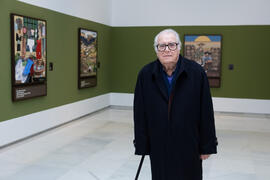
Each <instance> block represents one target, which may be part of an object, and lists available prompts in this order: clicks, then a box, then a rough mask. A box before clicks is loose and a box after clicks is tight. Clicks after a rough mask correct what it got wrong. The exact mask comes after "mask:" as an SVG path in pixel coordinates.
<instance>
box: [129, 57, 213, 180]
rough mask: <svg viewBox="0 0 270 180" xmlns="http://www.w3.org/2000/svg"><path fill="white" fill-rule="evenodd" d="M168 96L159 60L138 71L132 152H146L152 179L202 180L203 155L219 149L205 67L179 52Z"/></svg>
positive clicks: (144, 153)
mask: <svg viewBox="0 0 270 180" xmlns="http://www.w3.org/2000/svg"><path fill="white" fill-rule="evenodd" d="M179 61H180V63H179V64H180V67H179V71H178V72H177V74H175V83H174V85H173V87H172V91H171V95H168V91H167V87H166V84H165V81H164V78H163V75H162V72H161V71H160V67H161V63H160V62H159V60H158V59H157V60H156V61H154V62H151V63H150V64H148V65H146V66H144V67H143V68H142V70H141V71H140V72H139V75H138V79H137V83H136V88H135V96H134V132H135V139H134V145H135V154H137V155H150V161H151V171H152V180H201V179H202V161H201V160H200V155H201V154H214V153H216V152H217V150H216V146H217V139H216V132H215V124H214V113H213V105H212V98H211V94H210V88H209V84H208V79H207V76H206V74H205V72H204V70H203V68H202V67H201V66H200V65H199V64H197V63H196V62H194V61H190V60H187V59H185V58H183V57H182V56H181V55H180V56H179Z"/></svg>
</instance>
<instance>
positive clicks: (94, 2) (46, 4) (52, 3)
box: [18, 0, 112, 25]
mask: <svg viewBox="0 0 270 180" xmlns="http://www.w3.org/2000/svg"><path fill="white" fill-rule="evenodd" d="M18 1H21V2H25V3H28V4H32V5H35V6H39V7H43V8H46V9H51V10H54V11H57V12H61V13H64V14H68V15H71V16H75V17H79V18H83V19H87V20H90V21H94V22H98V23H101V24H105V25H111V9H112V8H111V7H112V5H111V2H112V1H111V0H18Z"/></svg>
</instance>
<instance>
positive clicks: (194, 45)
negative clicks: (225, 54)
mask: <svg viewBox="0 0 270 180" xmlns="http://www.w3.org/2000/svg"><path fill="white" fill-rule="evenodd" d="M221 41H222V36H221V35H185V36H184V57H185V58H187V59H190V60H193V61H195V62H197V63H198V64H200V65H201V66H202V67H203V68H204V70H205V72H206V74H207V77H208V80H209V84H210V87H220V81H221Z"/></svg>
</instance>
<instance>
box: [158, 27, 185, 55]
mask: <svg viewBox="0 0 270 180" xmlns="http://www.w3.org/2000/svg"><path fill="white" fill-rule="evenodd" d="M163 33H172V34H174V35H175V37H176V43H178V46H177V47H178V49H179V51H180V50H181V45H182V43H181V40H180V38H179V34H178V33H177V32H176V31H175V30H173V29H164V30H162V31H161V32H159V33H158V34H157V35H156V37H155V39H154V49H155V51H156V52H157V45H158V38H159V36H160V35H161V34H163Z"/></svg>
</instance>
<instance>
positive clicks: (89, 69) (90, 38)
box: [78, 28, 99, 89]
mask: <svg viewBox="0 0 270 180" xmlns="http://www.w3.org/2000/svg"><path fill="white" fill-rule="evenodd" d="M97 38H98V32H97V31H93V30H89V29H85V28H79V31H78V52H79V53H78V55H79V57H78V88H79V89H83V88H90V87H95V86H97V69H98V64H99V63H98V43H97V42H98V41H97Z"/></svg>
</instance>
